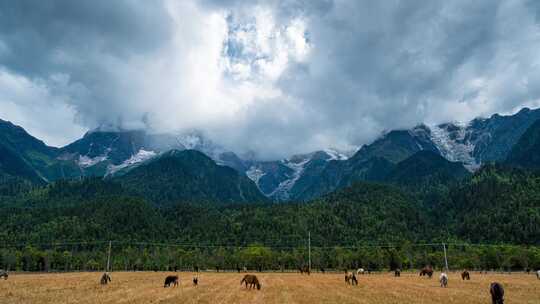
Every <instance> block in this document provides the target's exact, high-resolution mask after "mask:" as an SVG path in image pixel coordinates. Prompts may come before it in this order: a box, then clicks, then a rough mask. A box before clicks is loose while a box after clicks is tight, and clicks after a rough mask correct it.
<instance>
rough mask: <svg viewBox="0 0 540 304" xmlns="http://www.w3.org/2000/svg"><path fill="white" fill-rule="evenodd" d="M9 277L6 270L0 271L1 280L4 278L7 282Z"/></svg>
mask: <svg viewBox="0 0 540 304" xmlns="http://www.w3.org/2000/svg"><path fill="white" fill-rule="evenodd" d="M8 276H9V273H8V272H7V271H6V270H2V269H0V278H1V277H4V280H7V279H8Z"/></svg>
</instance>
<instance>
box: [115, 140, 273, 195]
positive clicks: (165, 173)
mask: <svg viewBox="0 0 540 304" xmlns="http://www.w3.org/2000/svg"><path fill="white" fill-rule="evenodd" d="M113 179H114V180H115V181H118V182H119V183H121V184H122V186H123V187H124V188H125V189H126V190H128V191H131V192H132V193H135V194H137V195H141V196H143V197H145V198H147V199H149V200H150V201H152V202H153V203H155V204H157V205H168V204H172V203H177V202H182V201H191V202H201V201H206V202H217V203H252V202H262V201H265V200H266V198H265V197H264V196H263V195H262V194H261V193H260V192H259V190H258V189H257V187H256V186H255V185H254V184H253V182H252V181H251V180H249V179H248V178H247V177H245V176H244V175H242V174H240V173H238V172H237V171H236V170H234V169H232V168H229V167H225V166H219V165H217V164H216V163H215V162H214V161H213V160H212V159H211V158H209V157H208V156H206V155H204V154H203V153H201V152H198V151H195V150H184V151H178V150H171V151H169V152H166V153H164V154H162V155H160V156H158V157H156V158H153V159H151V160H149V161H147V162H145V163H143V164H141V165H139V166H138V167H135V168H133V169H132V170H129V171H128V172H127V173H125V174H124V175H122V176H119V177H115V178H113Z"/></svg>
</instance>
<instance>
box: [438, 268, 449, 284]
mask: <svg viewBox="0 0 540 304" xmlns="http://www.w3.org/2000/svg"><path fill="white" fill-rule="evenodd" d="M439 282H441V287H447V286H448V275H447V274H446V273H444V272H443V273H441V276H440V277H439Z"/></svg>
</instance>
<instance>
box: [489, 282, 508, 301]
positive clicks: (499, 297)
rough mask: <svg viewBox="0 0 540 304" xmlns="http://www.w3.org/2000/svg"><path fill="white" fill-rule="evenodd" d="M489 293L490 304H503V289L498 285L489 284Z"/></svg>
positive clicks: (495, 283)
mask: <svg viewBox="0 0 540 304" xmlns="http://www.w3.org/2000/svg"><path fill="white" fill-rule="evenodd" d="M489 293H490V294H491V303H492V304H504V288H503V287H502V285H501V284H500V283H497V282H494V283H491V286H490V287H489Z"/></svg>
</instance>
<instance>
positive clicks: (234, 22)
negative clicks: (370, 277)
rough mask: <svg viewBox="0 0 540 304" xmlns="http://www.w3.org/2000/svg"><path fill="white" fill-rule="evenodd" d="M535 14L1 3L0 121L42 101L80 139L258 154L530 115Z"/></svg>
mask: <svg viewBox="0 0 540 304" xmlns="http://www.w3.org/2000/svg"><path fill="white" fill-rule="evenodd" d="M539 16H540V4H538V2H537V1H491V0H489V1H488V0H479V1H414V0H411V1H398V0H395V1H355V0H351V1H346V0H335V1H332V0H313V1H308V0H268V1H239V0H201V1H196V2H193V1H92V2H90V1H11V2H9V1H3V2H1V3H0V99H1V98H2V97H4V98H9V99H10V101H11V103H10V107H12V109H13V110H11V112H9V111H7V110H5V111H4V112H2V110H1V109H0V114H2V115H5V114H4V113H8V114H9V113H15V114H17V113H19V114H20V116H21V117H22V116H25V115H26V116H25V117H26V120H31V118H30V117H33V116H32V115H34V114H31V113H33V112H31V111H30V112H28V113H27V112H25V111H24V109H26V108H28V107H29V102H28V100H32V98H33V96H38V97H39V98H42V99H47V97H50V100H52V101H51V102H50V103H51V104H53V105H54V106H55V107H56V108H58V109H60V110H59V111H61V109H62V105H64V106H66V107H67V109H68V110H69V111H72V112H73V114H72V115H75V117H76V121H77V123H79V124H81V125H83V126H84V127H88V128H91V127H95V126H97V125H100V124H112V125H121V126H123V127H141V126H144V125H151V126H152V127H154V128H156V129H157V130H161V129H163V130H165V129H167V130H170V129H174V128H183V127H190V128H199V129H205V130H207V131H208V134H211V136H214V140H216V141H218V142H220V143H222V144H224V145H226V146H228V147H230V148H233V149H238V150H243V151H245V150H255V151H257V152H259V154H260V155H261V156H263V157H266V158H268V157H282V156H286V155H287V154H290V153H297V152H306V151H309V150H312V149H317V148H324V147H328V146H337V147H340V148H347V147H352V146H355V145H359V144H363V143H367V142H369V141H370V140H373V139H374V138H375V137H376V136H378V134H380V132H381V131H383V130H387V129H392V128H406V127H411V126H413V125H415V124H417V123H419V122H424V121H427V122H430V123H438V122H444V121H447V120H453V119H461V120H466V119H470V118H473V117H475V116H478V115H489V114H491V113H494V112H510V111H514V110H516V109H517V108H519V107H520V106H522V105H533V106H535V105H538V104H539V100H540V85H538V83H540V68H539V67H540V55H539V54H538V52H537V50H538V49H539V48H540V38H539V37H540V35H539V30H538V29H539V22H540V17H539ZM302 31H304V32H302ZM299 32H300V33H299ZM304 44H307V46H305V45H304ZM2 73H3V74H2ZM2 75H4V78H2ZM2 79H4V82H2ZM14 83H17V84H18V85H13V84H14ZM21 83H23V85H21ZM2 85H3V86H4V88H2ZM9 85H11V89H10V88H8V86H9ZM36 86H37V87H38V88H40V91H39V92H37V93H35V94H33V95H32V94H28V96H26V97H25V98H17V97H18V96H19V95H20V94H19V93H18V92H20V91H22V90H25V91H28V90H27V89H25V88H34V87H36ZM2 92H4V93H3V94H2ZM6 92H7V93H6ZM6 96H7V97H6ZM2 102H3V101H2V100H0V103H2ZM5 108H6V109H7V108H8V107H5ZM24 113H27V114H24ZM62 117H65V115H63V116H62ZM4 118H6V119H9V117H4ZM66 124H67V125H69V124H68V123H66ZM60 129H61V128H55V129H54V130H60ZM54 132H57V131H51V133H54ZM51 136H52V135H51ZM55 136H56V137H59V136H60V135H58V134H56V135H55Z"/></svg>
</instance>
